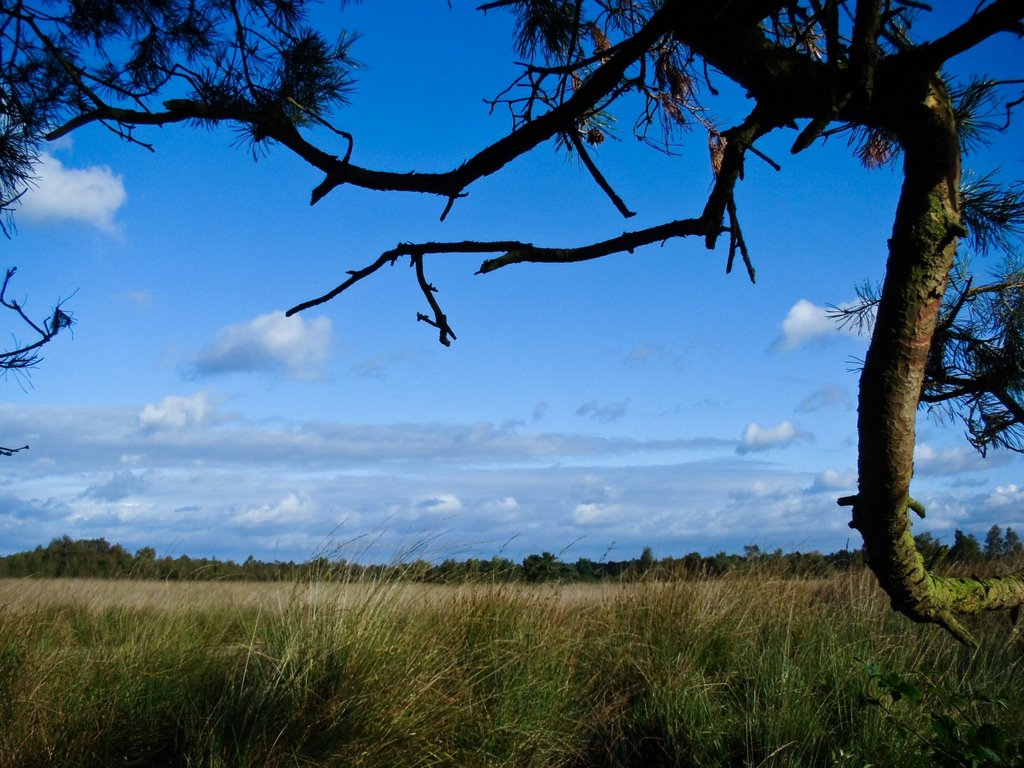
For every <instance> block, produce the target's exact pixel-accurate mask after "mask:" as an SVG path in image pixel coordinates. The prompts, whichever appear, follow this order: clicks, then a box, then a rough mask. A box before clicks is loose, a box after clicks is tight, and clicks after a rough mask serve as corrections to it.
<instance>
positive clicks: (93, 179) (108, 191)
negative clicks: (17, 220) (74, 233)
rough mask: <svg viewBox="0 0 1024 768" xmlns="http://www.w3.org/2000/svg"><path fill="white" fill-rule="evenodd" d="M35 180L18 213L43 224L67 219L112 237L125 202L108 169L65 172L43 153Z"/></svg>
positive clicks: (120, 184)
mask: <svg viewBox="0 0 1024 768" xmlns="http://www.w3.org/2000/svg"><path fill="white" fill-rule="evenodd" d="M37 174H38V178H37V179H36V181H35V183H34V184H33V186H32V187H31V188H30V189H29V191H28V192H27V193H26V194H25V195H24V196H23V197H22V198H21V207H20V208H19V209H18V213H19V215H21V216H25V217H26V218H29V219H35V220H38V221H45V220H51V219H58V220H60V219H70V220H72V221H78V222H81V223H83V224H88V225H90V226H93V227H96V228H97V229H100V230H103V231H104V232H109V233H116V232H117V225H116V223H115V221H114V214H116V213H117V210H118V209H119V208H120V207H121V206H122V205H123V204H124V202H125V201H126V200H127V199H128V194H127V193H126V192H125V189H124V181H123V179H122V177H121V176H119V175H117V174H115V173H114V172H113V171H112V170H111V169H110V167H109V166H106V165H93V166H89V167H88V168H68V167H67V166H65V165H64V163H62V162H61V161H60V160H58V159H57V158H56V157H54V156H53V155H51V154H50V153H48V152H44V153H43V154H42V155H41V157H40V160H39V166H38V168H37Z"/></svg>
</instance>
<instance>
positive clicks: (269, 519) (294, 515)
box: [233, 492, 317, 527]
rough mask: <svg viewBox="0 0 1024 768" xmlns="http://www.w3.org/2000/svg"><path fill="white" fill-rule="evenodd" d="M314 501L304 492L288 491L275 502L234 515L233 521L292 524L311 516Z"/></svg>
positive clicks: (248, 524)
mask: <svg viewBox="0 0 1024 768" xmlns="http://www.w3.org/2000/svg"><path fill="white" fill-rule="evenodd" d="M316 511H317V505H316V503H315V502H314V501H313V500H312V499H310V498H309V497H308V496H306V495H305V494H301V495H300V494H297V493H294V492H293V493H289V494H288V495H287V496H285V497H284V498H283V499H281V501H279V502H278V503H277V504H261V505H260V506H257V507H250V508H249V509H247V510H245V511H244V512H242V513H240V514H238V515H235V516H234V518H233V522H234V523H236V524H238V525H242V526H254V527H255V526H266V525H270V524H275V523H276V524H285V525H294V524H295V523H298V522H305V521H308V520H311V519H312V518H313V515H314V513H315V512H316Z"/></svg>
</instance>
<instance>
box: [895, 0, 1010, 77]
mask: <svg viewBox="0 0 1024 768" xmlns="http://www.w3.org/2000/svg"><path fill="white" fill-rule="evenodd" d="M999 32H1016V33H1017V34H1018V35H1021V34H1024V2H1022V0H995V2H994V3H992V4H991V5H989V6H988V7H987V8H983V9H982V10H980V11H977V12H976V13H974V15H972V16H971V18H970V19H968V20H967V21H965V22H964V23H963V24H961V25H960V26H959V27H957V28H956V29H954V30H952V31H951V32H948V33H946V34H945V35H943V36H942V37H940V38H938V39H936V40H933V41H932V42H930V43H925V44H924V45H921V46H919V47H918V48H916V49H915V50H914V51H913V55H914V56H916V57H920V58H923V59H925V60H926V61H928V62H929V63H930V64H931V66H933V67H936V68H937V67H939V66H940V65H941V64H943V63H944V62H946V61H949V59H952V58H953V57H954V56H957V55H959V54H961V53H963V52H964V51H967V50H970V49H971V48H973V47H974V46H976V45H978V43H980V42H982V41H983V40H985V39H986V38H989V37H992V35H995V34H998V33H999Z"/></svg>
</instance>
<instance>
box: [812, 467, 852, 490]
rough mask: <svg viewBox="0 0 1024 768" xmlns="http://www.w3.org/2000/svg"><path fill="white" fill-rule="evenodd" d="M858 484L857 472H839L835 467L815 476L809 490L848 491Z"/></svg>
mask: <svg viewBox="0 0 1024 768" xmlns="http://www.w3.org/2000/svg"><path fill="white" fill-rule="evenodd" d="M856 485H857V473H856V472H839V471H838V470H835V469H826V470H825V471H823V472H819V473H818V474H817V475H815V476H814V481H813V482H812V483H811V487H810V488H809V489H808V490H809V491H810V492H811V493H821V492H831V491H846V490H849V489H851V488H855V487H856Z"/></svg>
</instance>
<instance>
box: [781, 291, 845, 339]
mask: <svg viewBox="0 0 1024 768" xmlns="http://www.w3.org/2000/svg"><path fill="white" fill-rule="evenodd" d="M842 306H848V305H842ZM828 312H829V310H828V309H827V308H826V307H820V306H818V305H817V304H813V303H811V302H810V301H808V300H807V299H800V300H799V301H798V302H797V303H796V304H794V305H793V306H792V307H790V308H789V312H787V313H786V319H785V320H783V321H782V334H781V335H780V336H779V337H778V338H777V339H776V340H775V342H774V344H773V345H772V349H774V350H775V351H777V352H790V351H792V350H794V349H797V348H798V347H802V346H804V345H805V344H811V343H823V342H825V341H829V340H831V339H836V338H839V337H841V336H858V333H857V330H856V328H855V327H849V326H847V327H843V328H841V327H840V326H839V325H838V324H837V323H836V321H835V320H834V319H833V318H831V317H829V316H828Z"/></svg>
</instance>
